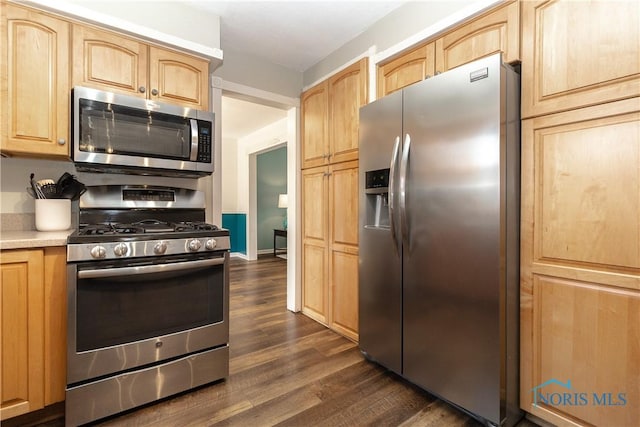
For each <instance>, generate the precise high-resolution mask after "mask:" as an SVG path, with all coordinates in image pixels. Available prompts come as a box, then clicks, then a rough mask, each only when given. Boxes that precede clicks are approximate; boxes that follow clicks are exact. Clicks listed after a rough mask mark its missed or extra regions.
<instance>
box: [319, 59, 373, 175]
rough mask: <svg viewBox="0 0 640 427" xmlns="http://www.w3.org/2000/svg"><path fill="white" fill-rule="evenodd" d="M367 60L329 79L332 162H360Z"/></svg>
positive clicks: (330, 159)
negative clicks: (359, 152)
mask: <svg viewBox="0 0 640 427" xmlns="http://www.w3.org/2000/svg"><path fill="white" fill-rule="evenodd" d="M367 64H368V61H367V59H366V58H365V59H362V60H360V61H358V62H356V63H355V64H353V65H351V66H350V67H347V68H346V69H344V70H342V71H341V72H339V73H337V74H336V75H334V76H332V77H331V78H330V79H329V156H330V157H329V163H338V162H346V161H348V160H358V128H359V122H360V120H359V117H360V107H362V106H363V105H365V104H366V103H367V80H368V79H367V75H368V73H367Z"/></svg>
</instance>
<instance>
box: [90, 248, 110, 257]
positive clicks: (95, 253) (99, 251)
mask: <svg viewBox="0 0 640 427" xmlns="http://www.w3.org/2000/svg"><path fill="white" fill-rule="evenodd" d="M90 253H91V256H92V257H93V258H104V257H106V256H107V250H106V249H105V248H104V246H94V247H93V248H91V252H90Z"/></svg>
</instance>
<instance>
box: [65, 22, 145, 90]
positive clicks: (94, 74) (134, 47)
mask: <svg viewBox="0 0 640 427" xmlns="http://www.w3.org/2000/svg"><path fill="white" fill-rule="evenodd" d="M147 73H148V47H147V45H145V44H144V43H141V42H139V41H137V40H134V39H130V38H127V37H123V36H120V35H117V34H114V33H111V32H108V31H101V30H98V29H95V28H91V27H85V26H82V25H76V24H74V25H73V80H72V81H73V85H74V86H87V87H92V88H96V89H102V90H107V91H110V92H119V93H124V94H127V95H135V96H139V97H143V98H146V97H147V91H148V90H149V88H148V81H147Z"/></svg>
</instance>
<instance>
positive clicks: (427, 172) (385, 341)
mask: <svg viewBox="0 0 640 427" xmlns="http://www.w3.org/2000/svg"><path fill="white" fill-rule="evenodd" d="M519 93H520V89H519V76H518V74H517V73H516V72H515V71H514V70H513V69H512V68H511V67H509V66H508V65H505V64H503V63H502V61H501V56H500V55H499V54H497V55H493V56H490V57H486V58H484V59H481V60H478V61H476V62H473V63H470V64H467V65H464V66H461V67H459V68H456V69H453V70H451V71H447V72H445V73H443V74H440V75H437V76H435V77H432V78H429V79H427V80H424V81H422V82H420V83H416V84H415V85H412V86H410V87H408V88H405V89H404V90H402V91H399V92H396V93H393V94H391V95H389V96H386V97H384V98H382V99H380V100H377V101H375V102H373V103H371V104H369V105H367V106H364V107H362V108H361V109H360V147H359V149H360V164H359V166H360V181H359V185H360V193H359V198H360V200H359V202H360V221H359V232H360V252H359V257H360V260H359V261H360V263H359V277H360V279H359V304H360V306H359V307H360V308H359V323H360V325H359V328H360V329H359V344H360V348H361V350H362V352H363V353H364V354H365V356H366V357H367V358H369V359H370V360H372V361H375V362H377V363H379V364H381V365H383V366H385V367H387V368H388V369H390V370H392V371H394V372H396V373H398V374H399V375H401V376H402V377H404V378H406V379H407V380H409V381H410V382H412V383H415V384H416V385H418V386H420V387H421V388H423V389H425V390H427V391H428V392H430V393H432V394H434V395H436V396H438V397H440V398H442V399H444V400H446V401H449V402H450V403H453V404H454V405H456V406H458V407H459V408H460V409H463V410H464V411H466V412H468V413H469V414H471V415H473V416H474V417H476V418H478V419H481V420H483V421H485V422H487V423H490V424H495V425H507V426H510V425H513V424H515V423H516V422H517V421H518V420H519V419H520V417H521V416H520V411H519V409H518V387H519V385H518V384H519V383H518V345H519V343H518V328H519V326H518V313H519V303H518V293H519V205H520V194H519V183H520V176H519V175H520V167H519V166H520V136H519V135H520V121H519V120H520V118H519V111H520V104H519V102H520V96H519Z"/></svg>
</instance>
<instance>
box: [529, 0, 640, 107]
mask: <svg viewBox="0 0 640 427" xmlns="http://www.w3.org/2000/svg"><path fill="white" fill-rule="evenodd" d="M638 16H640V2H637V1H615V2H612V1H606V0H600V1H588V2H587V1H584V2H575V1H568V0H564V1H563V0H558V1H525V2H522V117H523V118H526V117H533V116H538V115H542V114H548V113H552V112H558V111H565V110H571V109H575V108H578V107H583V106H589V105H595V104H599V103H603V102H610V101H615V100H619V99H624V98H628V97H631V96H638V95H640V23H639V20H638Z"/></svg>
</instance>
